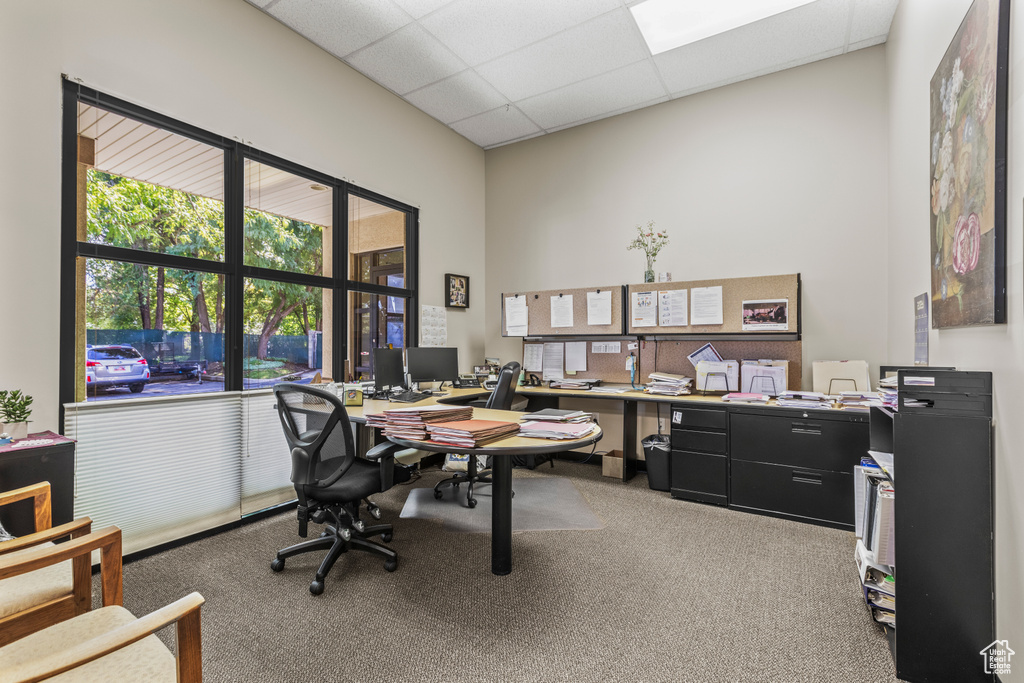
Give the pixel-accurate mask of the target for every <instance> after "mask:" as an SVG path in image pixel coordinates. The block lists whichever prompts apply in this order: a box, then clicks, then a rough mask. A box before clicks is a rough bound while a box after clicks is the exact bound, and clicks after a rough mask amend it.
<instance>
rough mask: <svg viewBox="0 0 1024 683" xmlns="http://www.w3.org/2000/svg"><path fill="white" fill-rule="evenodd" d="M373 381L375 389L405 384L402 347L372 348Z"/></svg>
mask: <svg viewBox="0 0 1024 683" xmlns="http://www.w3.org/2000/svg"><path fill="white" fill-rule="evenodd" d="M373 383H374V386H375V387H376V389H377V391H383V390H384V389H385V388H386V387H400V386H404V385H405V370H404V368H403V367H402V349H374V350H373Z"/></svg>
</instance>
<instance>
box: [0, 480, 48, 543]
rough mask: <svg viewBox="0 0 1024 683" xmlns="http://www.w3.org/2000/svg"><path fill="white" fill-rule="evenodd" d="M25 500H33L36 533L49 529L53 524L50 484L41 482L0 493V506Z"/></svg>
mask: <svg viewBox="0 0 1024 683" xmlns="http://www.w3.org/2000/svg"><path fill="white" fill-rule="evenodd" d="M26 498H32V499H34V502H33V507H34V512H35V521H36V531H45V530H46V529H49V528H50V525H51V524H52V523H53V522H52V521H51V516H50V482H48V481H41V482H39V483H38V484H31V485H30V486H23V487H22V488H20V489H14V490H13V491H4V492H3V493H0V505H9V504H10V503H16V502H18V501H19V500H25V499H26Z"/></svg>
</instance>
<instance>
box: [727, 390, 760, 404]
mask: <svg viewBox="0 0 1024 683" xmlns="http://www.w3.org/2000/svg"><path fill="white" fill-rule="evenodd" d="M770 398H771V396H769V395H768V394H744V393H740V392H736V391H734V392H732V393H731V394H726V395H725V396H723V397H722V400H723V401H725V402H727V403H768V400H769V399H770Z"/></svg>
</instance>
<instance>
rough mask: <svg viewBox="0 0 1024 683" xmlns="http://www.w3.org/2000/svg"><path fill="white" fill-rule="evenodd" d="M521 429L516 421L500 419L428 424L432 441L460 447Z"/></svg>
mask: <svg viewBox="0 0 1024 683" xmlns="http://www.w3.org/2000/svg"><path fill="white" fill-rule="evenodd" d="M517 431H519V425H517V424H516V423H515V422H501V421H498V420H458V421H454V422H431V423H430V424H428V425H427V432H429V433H430V442H431V443H439V444H444V445H445V446H458V447H460V448H476V447H477V446H482V445H484V444H487V443H490V442H492V441H497V440H498V439H504V438H505V437H506V436H509V435H511V434H515V433H516V432H517Z"/></svg>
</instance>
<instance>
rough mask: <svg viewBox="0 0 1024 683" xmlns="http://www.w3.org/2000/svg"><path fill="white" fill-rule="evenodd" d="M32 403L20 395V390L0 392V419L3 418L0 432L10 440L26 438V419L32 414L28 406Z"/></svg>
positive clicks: (26, 396) (26, 395) (31, 399)
mask: <svg viewBox="0 0 1024 683" xmlns="http://www.w3.org/2000/svg"><path fill="white" fill-rule="evenodd" d="M32 401H33V398H32V397H31V396H29V395H28V394H23V393H21V389H15V390H14V391H6V390H0V418H3V424H2V425H0V432H6V433H7V434H9V435H10V437H11V438H12V439H24V438H27V437H28V417H29V415H31V414H32V411H31V410H29V406H30V405H32Z"/></svg>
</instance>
